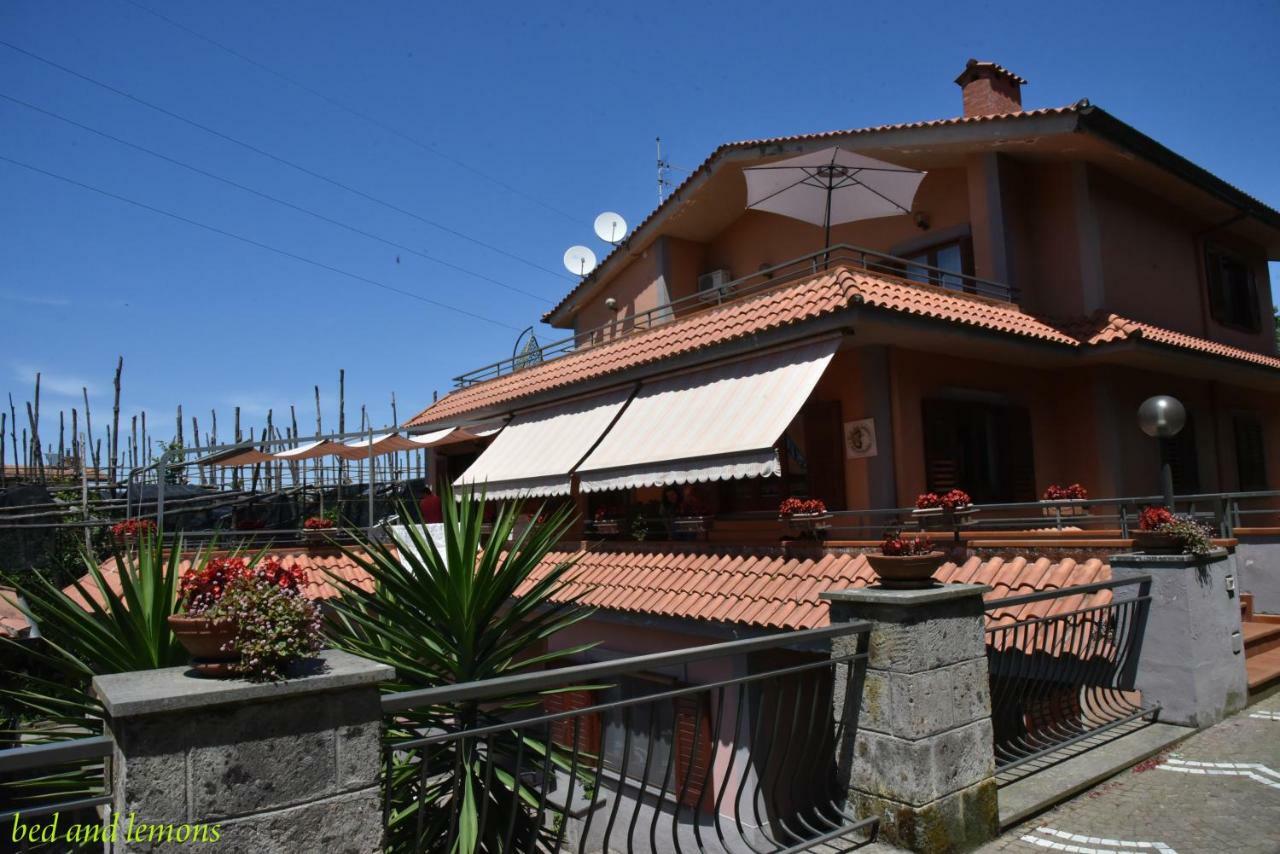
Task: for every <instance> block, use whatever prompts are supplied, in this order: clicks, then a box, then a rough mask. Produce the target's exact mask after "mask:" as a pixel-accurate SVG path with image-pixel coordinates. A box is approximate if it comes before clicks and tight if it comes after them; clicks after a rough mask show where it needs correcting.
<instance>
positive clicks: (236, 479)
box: [231, 406, 242, 490]
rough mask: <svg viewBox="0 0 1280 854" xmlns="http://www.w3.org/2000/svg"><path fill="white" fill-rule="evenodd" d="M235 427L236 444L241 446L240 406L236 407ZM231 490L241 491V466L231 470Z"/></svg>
mask: <svg viewBox="0 0 1280 854" xmlns="http://www.w3.org/2000/svg"><path fill="white" fill-rule="evenodd" d="M234 426H235V433H234V434H233V435H234V436H235V441H236V444H237V445H239V444H240V437H241V435H242V434H241V433H240V407H238V406H237V407H236V422H235V425H234ZM231 488H232V489H235V490H239V489H240V467H239V466H236V467H235V468H233V469H232V470H231Z"/></svg>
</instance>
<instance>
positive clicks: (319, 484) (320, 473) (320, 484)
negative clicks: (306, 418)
mask: <svg viewBox="0 0 1280 854" xmlns="http://www.w3.org/2000/svg"><path fill="white" fill-rule="evenodd" d="M315 388H316V441H317V442H318V441H320V436H321V434H322V433H323V432H324V427H323V426H322V425H321V421H320V386H316V387H315ZM312 469H313V470H314V471H315V476H316V488H317V489H319V490H320V512H322V513H323V512H324V470H323V469H322V468H320V458H319V457H316V459H315V463H314V465H313V466H312Z"/></svg>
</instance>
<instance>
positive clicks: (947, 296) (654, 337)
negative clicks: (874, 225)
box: [405, 266, 1078, 427]
mask: <svg viewBox="0 0 1280 854" xmlns="http://www.w3.org/2000/svg"><path fill="white" fill-rule="evenodd" d="M854 304H863V305H867V306H872V307H875V308H882V309H886V310H889V311H895V312H901V313H903V314H912V315H917V316H921V317H929V318H933V319H936V320H944V321H950V322H953V323H959V324H963V325H967V326H975V327H980V328H983V329H989V330H992V331H996V332H1004V333H1007V334H1011V335H1020V336H1024V337H1028V338H1035V339H1040V340H1043V341H1049V342H1053V343H1056V344H1063V345H1066V346H1071V347H1074V346H1077V344H1078V342H1077V341H1076V340H1075V339H1074V338H1072V337H1071V336H1069V335H1067V334H1066V333H1064V332H1062V331H1060V330H1059V329H1057V328H1055V327H1054V326H1052V325H1050V324H1048V323H1046V322H1045V321H1043V320H1040V319H1037V318H1036V317H1034V316H1032V315H1030V314H1027V313H1025V312H1023V311H1022V310H1021V309H1020V308H1018V306H1017V305H1015V304H1013V303H1008V302H1002V301H1000V300H994V299H988V298H986V297H980V296H974V295H972V294H966V293H963V292H958V291H953V290H949V289H947V288H943V287H940V286H937V285H929V284H921V283H917V282H910V281H907V280H905V279H897V278H894V277H891V276H886V275H878V274H871V273H868V272H866V271H865V270H861V269H857V268H850V267H845V266H837V267H835V268H833V269H832V270H830V271H827V272H824V273H821V274H819V275H816V276H813V277H810V278H807V279H804V280H802V281H799V282H793V283H789V284H785V285H779V286H777V287H774V288H771V289H770V290H768V291H766V292H764V293H760V294H757V295H754V296H749V297H743V298H741V299H739V300H735V301H733V302H730V303H727V304H724V305H720V306H716V307H714V308H710V309H707V310H704V311H700V312H697V313H696V314H692V315H689V316H686V317H682V318H679V319H676V320H674V321H671V322H670V323H665V324H663V325H661V326H657V327H654V328H653V329H648V330H645V331H643V332H636V333H632V334H630V335H626V336H623V337H620V338H618V339H615V340H613V341H610V342H608V343H605V344H601V345H598V346H594V347H589V348H586V349H583V350H581V351H578V352H574V353H571V354H570V355H567V356H563V357H561V358H558V359H553V360H552V361H549V362H544V363H543V364H541V365H537V366H534V367H531V368H526V369H524V370H520V371H517V372H515V373H512V374H508V375H506V376H502V377H497V378H495V379H491V380H487V381H485V382H482V383H477V384H476V385H472V386H468V387H466V388H462V389H458V390H457V391H454V392H452V393H450V394H448V395H447V396H445V397H443V398H441V399H440V400H439V401H437V402H436V403H434V404H432V405H431V406H430V407H428V408H427V409H425V410H423V411H422V412H420V413H419V414H418V415H416V416H414V417H413V418H412V419H410V420H409V421H408V422H407V424H406V425H405V426H408V427H418V426H424V425H430V424H437V423H440V422H443V421H447V420H449V419H452V418H457V417H459V416H463V415H466V414H467V413H469V412H473V411H476V410H478V409H480V408H482V407H488V406H498V405H505V404H508V403H512V402H515V401H518V400H520V399H521V398H524V397H528V396H530V395H533V394H537V393H540V392H545V391H550V390H552V389H556V388H561V387H564V386H568V385H571V384H573V383H577V382H582V381H584V380H589V379H595V378H598V377H604V376H608V375H609V374H614V373H618V372H620V371H622V370H625V369H628V368H634V367H637V366H640V365H645V364H649V363H653V362H657V361H660V360H663V359H670V358H673V357H676V356H680V355H683V354H686V353H691V352H694V351H696V350H702V349H705V348H708V347H712V346H714V345H717V344H723V343H727V342H730V341H734V340H737V339H741V338H746V337H748V336H750V335H755V334H758V333H761V332H766V331H769V330H772V329H777V328H780V327H783V326H790V325H793V324H797V323H801V322H804V321H808V320H813V319H815V318H818V317H822V316H825V315H830V314H834V313H836V312H839V311H842V310H844V309H847V308H849V307H850V306H852V305H854Z"/></svg>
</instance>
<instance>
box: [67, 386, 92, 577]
mask: <svg viewBox="0 0 1280 854" xmlns="http://www.w3.org/2000/svg"><path fill="white" fill-rule="evenodd" d="M71 413H72V420H73V421H74V420H75V410H74V409H73V410H71ZM77 438H78V439H79V441H81V442H83V441H84V440H83V438H81V437H77ZM80 510H81V512H82V513H83V514H84V548H85V551H86V552H87V553H92V551H93V537H92V534H91V532H90V531H89V470H88V469H87V468H85V467H84V466H80Z"/></svg>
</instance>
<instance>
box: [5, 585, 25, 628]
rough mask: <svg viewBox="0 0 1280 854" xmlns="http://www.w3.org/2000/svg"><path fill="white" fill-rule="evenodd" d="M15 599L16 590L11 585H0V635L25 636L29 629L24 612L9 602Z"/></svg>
mask: <svg viewBox="0 0 1280 854" xmlns="http://www.w3.org/2000/svg"><path fill="white" fill-rule="evenodd" d="M17 601H18V591H16V590H14V589H13V588H12V587H0V637H8V638H20V637H26V635H27V634H28V633H29V632H30V630H31V623H30V622H28V621H27V616H26V614H23V613H22V611H21V610H19V608H18V606H17V605H16V604H11V603H16V602H17Z"/></svg>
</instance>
